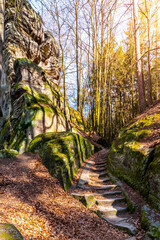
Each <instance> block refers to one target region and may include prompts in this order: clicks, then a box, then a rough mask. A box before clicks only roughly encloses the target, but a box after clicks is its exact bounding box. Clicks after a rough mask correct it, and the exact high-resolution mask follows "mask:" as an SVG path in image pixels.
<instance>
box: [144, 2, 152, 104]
mask: <svg viewBox="0 0 160 240" xmlns="http://www.w3.org/2000/svg"><path fill="white" fill-rule="evenodd" d="M145 8H146V13H147V16H146V18H147V48H148V49H147V50H148V53H147V62H148V82H147V97H148V105H151V104H152V84H151V64H150V61H151V59H150V10H149V9H148V7H147V1H146V0H145Z"/></svg>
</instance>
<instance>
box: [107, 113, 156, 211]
mask: <svg viewBox="0 0 160 240" xmlns="http://www.w3.org/2000/svg"><path fill="white" fill-rule="evenodd" d="M159 123H160V114H154V115H152V114H151V115H149V116H145V117H143V118H140V119H138V120H137V121H136V122H134V123H132V124H130V125H128V126H127V127H126V128H124V129H122V130H121V131H120V133H119V136H118V138H117V139H116V140H115V141H114V142H113V143H112V147H111V151H110V155H109V169H110V170H111V171H112V172H113V173H114V174H115V175H117V176H118V177H120V178H121V179H123V180H125V181H126V182H127V183H128V184H129V185H131V186H132V187H134V188H135V189H137V190H139V191H140V192H141V193H142V195H143V196H144V197H145V198H146V199H147V200H148V202H149V203H150V204H151V205H152V206H153V207H155V208H157V209H158V210H160V152H159V151H160V145H159V144H158V145H157V144H156V143H153V139H154V137H153V135H154V134H156V132H155V133H153V131H154V128H155V129H156V126H159ZM155 131H156V130H155Z"/></svg>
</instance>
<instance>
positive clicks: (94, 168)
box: [72, 149, 137, 235]
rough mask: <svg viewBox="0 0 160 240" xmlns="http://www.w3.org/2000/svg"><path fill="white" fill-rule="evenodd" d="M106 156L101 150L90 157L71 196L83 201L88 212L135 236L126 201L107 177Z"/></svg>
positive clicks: (105, 151)
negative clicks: (90, 211)
mask: <svg viewBox="0 0 160 240" xmlns="http://www.w3.org/2000/svg"><path fill="white" fill-rule="evenodd" d="M107 154H108V149H103V150H101V151H100V152H98V153H97V154H95V155H94V156H92V158H91V159H90V160H89V161H88V162H87V164H86V166H85V168H84V170H83V172H82V174H81V177H80V179H79V182H78V186H77V188H76V189H75V190H74V191H73V192H72V196H74V197H75V198H77V199H80V200H81V201H84V202H85V203H86V206H87V207H89V209H90V210H92V211H94V212H96V213H97V214H98V215H99V216H100V217H102V218H103V219H104V220H106V221H107V222H109V223H111V224H112V225H114V226H116V227H119V228H121V229H123V230H126V231H127V232H129V233H130V234H132V235H135V234H136V233H137V228H136V225H135V224H134V220H133V219H132V216H131V215H130V214H129V212H128V211H127V205H126V199H125V197H124V195H123V193H122V190H121V188H120V187H119V186H117V185H116V184H113V183H112V182H111V181H110V179H109V177H108V176H107V171H106V170H107V169H106V156H107Z"/></svg>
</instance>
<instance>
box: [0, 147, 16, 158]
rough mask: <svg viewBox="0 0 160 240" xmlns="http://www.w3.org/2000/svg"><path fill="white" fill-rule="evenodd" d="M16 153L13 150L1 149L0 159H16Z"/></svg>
mask: <svg viewBox="0 0 160 240" xmlns="http://www.w3.org/2000/svg"><path fill="white" fill-rule="evenodd" d="M17 155H18V152H17V151H16V150H14V149H2V150H0V158H16V157H17Z"/></svg>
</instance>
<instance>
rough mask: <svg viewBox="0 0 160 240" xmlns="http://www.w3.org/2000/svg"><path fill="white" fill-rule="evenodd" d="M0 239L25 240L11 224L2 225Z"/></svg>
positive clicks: (0, 224) (0, 225) (0, 226)
mask: <svg viewBox="0 0 160 240" xmlns="http://www.w3.org/2000/svg"><path fill="white" fill-rule="evenodd" d="M0 239H1V240H23V237H22V235H21V234H20V232H19V231H18V229H17V228H15V226H14V225H12V224H10V223H0Z"/></svg>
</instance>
